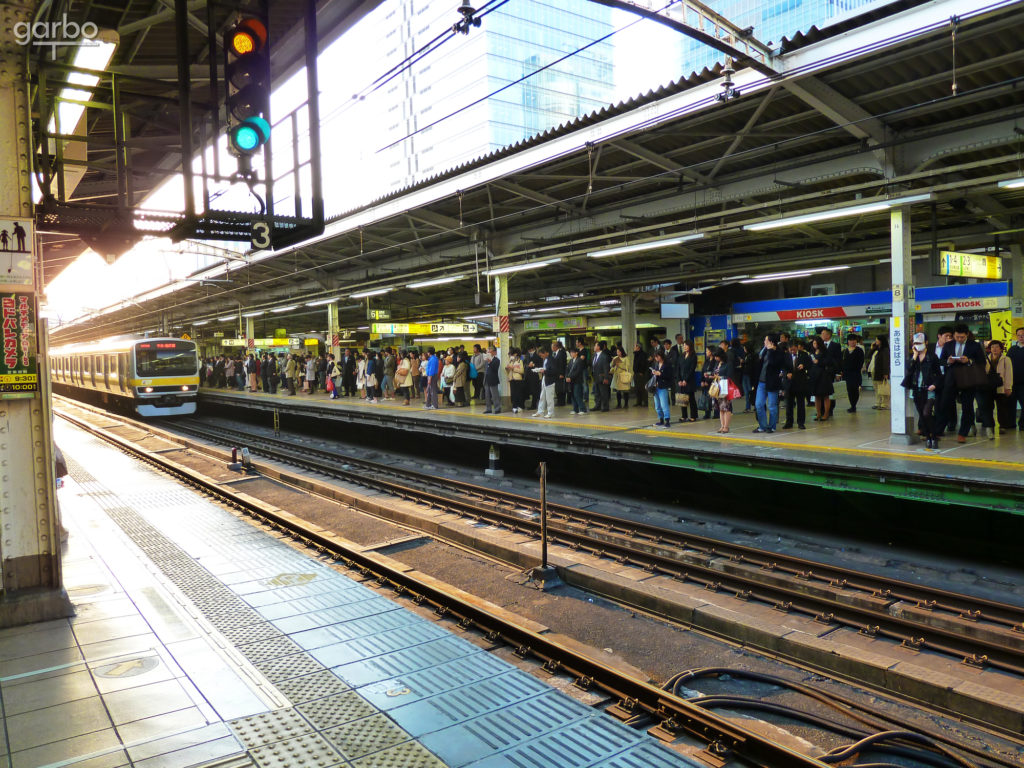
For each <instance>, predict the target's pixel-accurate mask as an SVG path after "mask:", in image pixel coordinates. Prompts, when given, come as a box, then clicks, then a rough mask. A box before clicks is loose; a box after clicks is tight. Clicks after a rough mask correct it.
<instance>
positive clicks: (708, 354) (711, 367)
mask: <svg viewBox="0 0 1024 768" xmlns="http://www.w3.org/2000/svg"><path fill="white" fill-rule="evenodd" d="M717 366H718V363H717V361H716V360H715V355H714V347H706V348H705V349H704V364H703V365H702V366H701V369H700V395H698V400H697V408H698V410H701V411H704V418H705V419H710V418H711V410H712V408H714V406H715V400H714V398H712V397H711V396H710V395H709V394H708V390H709V389H710V388H711V381H712V380H713V379H714V376H715V368H716V367H717Z"/></svg>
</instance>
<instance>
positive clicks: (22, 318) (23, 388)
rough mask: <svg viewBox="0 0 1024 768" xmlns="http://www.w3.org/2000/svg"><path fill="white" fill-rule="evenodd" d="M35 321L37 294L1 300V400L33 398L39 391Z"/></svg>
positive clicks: (12, 295)
mask: <svg viewBox="0 0 1024 768" xmlns="http://www.w3.org/2000/svg"><path fill="white" fill-rule="evenodd" d="M35 319H36V312H35V296H34V295H33V294H31V293H20V292H15V293H4V294H3V295H2V296H0V323H2V328H3V356H2V357H0V398H3V399H5V400H7V399H13V398H19V397H32V396H33V393H34V392H38V391H39V369H38V360H37V347H36V322H35Z"/></svg>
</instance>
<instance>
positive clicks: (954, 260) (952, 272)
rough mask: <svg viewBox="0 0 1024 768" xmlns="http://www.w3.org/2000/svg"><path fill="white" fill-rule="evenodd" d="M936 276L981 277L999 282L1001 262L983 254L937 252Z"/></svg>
mask: <svg viewBox="0 0 1024 768" xmlns="http://www.w3.org/2000/svg"><path fill="white" fill-rule="evenodd" d="M935 266H936V274H939V275H946V276H948V277H982V278H988V279H990V280H999V279H1001V278H1002V276H1003V260H1002V259H1001V258H999V257H998V256H986V255H985V254H983V253H959V252H957V251H939V255H938V257H937V258H936V265H935Z"/></svg>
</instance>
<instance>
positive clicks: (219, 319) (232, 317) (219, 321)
mask: <svg viewBox="0 0 1024 768" xmlns="http://www.w3.org/2000/svg"><path fill="white" fill-rule="evenodd" d="M234 319H235V316H234V315H228V316H227V317H218V318H217V322H218V323H226V322H228V321H229V320H234Z"/></svg>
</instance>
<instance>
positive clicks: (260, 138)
mask: <svg viewBox="0 0 1024 768" xmlns="http://www.w3.org/2000/svg"><path fill="white" fill-rule="evenodd" d="M230 138H231V146H232V148H233V149H235V150H236V151H237V152H240V153H242V154H245V155H248V154H252V153H253V152H255V151H256V150H257V149H259V148H260V146H261V145H263V144H265V143H266V142H267V141H269V140H270V123H268V122H267V121H266V120H264V119H263V118H262V117H257V116H253V117H248V118H246V119H245V120H243V121H242V122H241V123H239V124H238V125H236V126H235V127H234V128H232V129H231V136H230Z"/></svg>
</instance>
